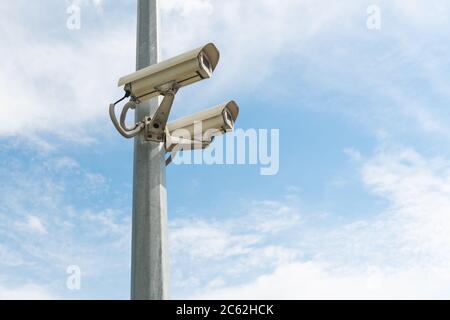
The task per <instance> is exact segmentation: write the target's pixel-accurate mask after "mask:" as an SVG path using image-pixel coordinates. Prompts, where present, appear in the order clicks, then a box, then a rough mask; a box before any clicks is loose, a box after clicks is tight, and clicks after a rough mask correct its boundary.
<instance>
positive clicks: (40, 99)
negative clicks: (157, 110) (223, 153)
mask: <svg viewBox="0 0 450 320" xmlns="http://www.w3.org/2000/svg"><path fill="white" fill-rule="evenodd" d="M73 6H75V7H78V8H80V19H81V20H80V22H81V23H80V25H79V28H75V29H74V28H71V27H70V26H71V25H70V23H69V22H70V19H71V16H72V14H73V12H72V11H70V10H69V11H68V9H70V8H73ZM449 15H450V4H449V3H448V2H447V1H444V0H429V1H420V0H390V1H387V0H378V1H376V0H371V1H365V0H348V1H345V2H342V1H341V2H340V3H339V4H338V3H337V2H336V1H331V0H314V1H313V0H283V1H282V2H280V1H275V0H247V1H240V0H229V1H219V0H162V1H160V17H161V19H160V20H161V21H160V39H161V41H160V44H161V55H162V59H165V58H169V57H171V56H173V55H176V54H179V53H182V52H185V51H187V50H190V49H192V48H195V47H198V46H201V45H204V44H206V43H209V42H214V43H215V44H216V46H217V47H218V48H219V49H220V51H221V60H220V63H219V65H218V67H217V69H216V71H215V73H214V76H213V77H212V79H210V80H208V81H202V82H201V83H198V84H195V85H192V86H189V87H186V88H182V89H181V90H180V92H179V93H178V94H177V97H176V101H175V104H174V107H173V111H172V115H171V119H176V118H178V117H182V116H184V115H188V114H190V113H193V112H196V111H199V110H202V109H203V108H205V107H208V106H214V105H217V104H219V103H222V102H225V101H229V100H231V99H233V100H236V101H237V102H238V103H239V106H240V115H239V118H238V121H237V123H236V127H237V128H238V129H242V130H268V132H273V130H279V131H278V132H279V144H277V145H278V147H279V154H277V156H279V168H278V170H276V172H275V173H274V174H272V175H262V174H261V167H264V165H263V164H261V163H257V164H243V165H242V164H241V165H238V164H227V165H208V164H202V165H188V164H184V165H176V164H174V165H172V166H170V167H168V169H167V192H168V201H169V206H168V213H169V244H170V270H171V271H170V273H171V280H170V292H171V293H170V296H171V298H174V299H204V298H206V299H355V298H356V299H416V298H419V299H448V298H450V232H448V230H450V219H449V218H450V149H449V148H448V145H449V143H450V111H448V110H449V109H448V108H447V106H448V105H449V102H450V90H449V88H450V78H449V77H448V74H449V71H450V41H449V40H450V35H449V34H448V32H447V30H449V28H450V22H449V20H448V16H449ZM0 30H1V32H0V39H1V41H0V52H1V53H2V62H1V63H0V299H9V298H23V299H128V298H129V291H130V289H129V286H130V255H131V208H132V197H131V193H132V172H133V168H132V163H133V159H132V156H133V142H132V141H130V140H124V139H123V138H122V137H121V136H120V135H119V134H118V133H117V132H116V131H115V129H114V127H113V126H112V124H111V122H110V119H109V116H108V105H109V103H110V102H112V101H115V100H117V99H118V98H120V97H121V96H122V91H121V89H120V88H118V87H117V80H118V79H119V78H120V77H121V76H123V75H126V74H129V73H131V72H133V70H134V68H135V48H136V43H135V42H136V1H135V0H124V1H120V3H119V2H118V1H112V0H95V1H94V0H78V1H77V0H75V1H71V0H70V1H69V0H66V1H63V0H42V1H25V0H17V1H13V2H11V1H10V2H7V3H4V4H3V5H2V6H1V7H0ZM269 136H270V134H269ZM221 141H223V140H221V139H220V138H219V139H217V141H216V142H215V143H216V144H219V143H221ZM272 142H273V143H276V142H277V141H272ZM216 146H217V145H216ZM71 266H72V267H73V266H76V267H78V269H79V271H80V272H81V286H80V287H79V288H75V289H74V288H70V285H69V286H68V279H69V277H70V273H68V272H67V271H68V268H70V267H71ZM71 270H73V269H71Z"/></svg>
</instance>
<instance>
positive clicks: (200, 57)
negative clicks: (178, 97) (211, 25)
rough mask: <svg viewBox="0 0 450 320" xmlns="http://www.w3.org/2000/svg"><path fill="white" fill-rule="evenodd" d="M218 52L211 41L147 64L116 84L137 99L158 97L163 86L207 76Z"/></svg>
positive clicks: (179, 83)
mask: <svg viewBox="0 0 450 320" xmlns="http://www.w3.org/2000/svg"><path fill="white" fill-rule="evenodd" d="M219 59H220V53H219V50H218V49H217V48H216V46H215V45H214V44H213V43H208V44H207V45H205V46H202V47H200V48H197V49H194V50H191V51H189V52H186V53H183V54H181V55H178V56H176V57H173V58H171V59H168V60H165V61H162V62H160V63H157V64H154V65H151V66H149V67H147V68H144V69H141V70H139V71H137V72H134V73H132V74H130V75H127V76H125V77H122V78H120V79H119V83H118V86H119V87H122V86H123V87H124V89H125V91H126V92H127V93H128V94H129V95H130V96H131V97H132V98H133V99H136V100H139V101H145V100H148V99H150V98H153V97H156V96H159V95H161V94H163V93H164V92H165V91H166V90H167V86H170V85H171V84H172V83H176V84H177V85H178V87H179V88H181V87H184V86H187V85H190V84H193V83H196V82H198V81H201V80H204V79H209V78H211V76H212V74H213V72H214V70H215V69H216V67H217V64H218V63H219Z"/></svg>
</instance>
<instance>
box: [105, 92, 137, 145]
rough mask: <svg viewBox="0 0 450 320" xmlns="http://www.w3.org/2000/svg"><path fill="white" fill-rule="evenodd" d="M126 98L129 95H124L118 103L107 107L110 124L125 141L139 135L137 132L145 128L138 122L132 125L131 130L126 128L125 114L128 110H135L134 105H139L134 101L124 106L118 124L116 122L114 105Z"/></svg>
mask: <svg viewBox="0 0 450 320" xmlns="http://www.w3.org/2000/svg"><path fill="white" fill-rule="evenodd" d="M127 97H129V93H128V92H127V93H126V95H125V96H124V97H123V98H122V99H120V100H119V101H117V102H115V103H111V104H110V105H109V116H110V118H111V120H112V123H113V124H114V127H115V128H116V129H117V131H119V133H120V134H121V135H122V136H123V137H124V138H127V139H131V138H134V137H135V136H136V135H138V134H139V132H141V131H142V130H143V129H144V128H145V123H144V122H142V121H141V122H139V123H136V124H135V125H134V127H133V128H129V127H127V125H126V124H125V118H126V116H127V112H128V110H129V109H133V110H134V109H135V108H136V104H138V103H139V101H136V100H134V99H131V100H130V101H128V102H127V103H126V104H125V106H124V107H123V109H122V114H121V116H120V122H119V121H118V120H117V117H116V113H115V107H116V105H117V104H118V103H119V102H121V101H122V100H124V99H126V98H127Z"/></svg>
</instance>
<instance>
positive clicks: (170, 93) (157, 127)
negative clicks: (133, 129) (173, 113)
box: [144, 81, 180, 142]
mask: <svg viewBox="0 0 450 320" xmlns="http://www.w3.org/2000/svg"><path fill="white" fill-rule="evenodd" d="M179 88H180V85H179V84H178V83H177V82H176V81H172V82H169V83H167V84H165V85H163V86H160V87H159V88H158V90H159V92H160V94H161V95H162V96H164V98H163V100H162V102H161V104H160V105H159V107H158V109H157V110H156V112H155V113H154V115H153V116H152V117H145V120H144V122H145V138H146V140H147V141H153V142H165V139H166V134H165V130H166V125H167V120H168V119H169V115H170V110H171V109H172V105H173V102H174V100H175V95H176V94H177V92H178V89H179Z"/></svg>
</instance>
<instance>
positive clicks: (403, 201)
mask: <svg viewBox="0 0 450 320" xmlns="http://www.w3.org/2000/svg"><path fill="white" fill-rule="evenodd" d="M360 165H361V174H362V179H363V182H364V184H365V185H366V187H367V188H368V190H369V191H370V192H372V193H373V194H374V195H376V196H377V197H382V198H384V199H385V200H387V201H388V206H387V208H386V210H385V211H383V212H380V213H379V214H378V215H376V216H369V217H365V218H360V220H355V221H353V222H351V223H347V224H343V225H339V224H332V225H331V226H330V225H329V226H327V227H321V226H320V225H318V224H317V221H314V220H308V219H306V220H305V219H303V220H305V221H304V222H303V223H302V224H296V225H295V227H293V228H292V229H289V230H285V231H283V234H284V235H285V236H287V235H286V234H289V236H288V239H289V241H287V242H281V243H280V246H279V247H278V248H277V249H276V250H277V251H278V252H280V250H281V251H282V250H283V249H287V248H288V247H287V244H291V245H292V244H293V243H295V246H293V248H294V249H293V251H292V253H295V254H294V255H292V256H289V254H290V252H289V250H288V251H287V252H286V253H287V257H288V258H286V259H280V260H278V261H277V262H276V263H274V264H273V265H272V267H273V269H272V268H269V269H268V270H260V271H259V272H257V271H256V270H254V274H253V277H252V276H250V277H248V278H247V280H246V281H237V282H236V281H235V282H233V281H222V282H221V283H220V284H216V285H214V286H208V283H207V284H203V286H201V285H200V286H198V289H197V290H195V297H196V298H207V299H416V298H419V299H433V298H438V299H446V298H448V297H450V290H448V288H450V262H449V261H450V253H449V252H450V234H449V233H448V230H449V229H450V225H449V221H450V219H449V218H450V200H449V199H450V161H448V160H446V159H443V158H425V157H424V156H423V155H420V154H419V153H417V152H416V151H414V150H412V149H408V148H391V149H380V150H379V151H377V153H376V154H375V156H374V157H372V158H370V159H367V160H366V159H365V160H363V161H361V164H360ZM309 218H310V217H309ZM328 218H329V217H327V218H326V219H328ZM317 219H319V218H317ZM321 221H322V220H321ZM322 222H326V221H322ZM305 223H306V225H304V224H305ZM222 225H226V224H222ZM241 230H243V231H246V232H242V233H241V235H245V234H249V233H248V230H246V229H241ZM263 234H264V233H263ZM264 236H266V237H267V233H265V234H264ZM277 239H278V241H280V236H277ZM273 240H274V239H272V241H273ZM190 245H191V246H195V245H196V244H195V242H192V243H190ZM186 249H187V248H186ZM221 250H223V251H224V252H226V251H227V249H226V248H222V249H221ZM261 250H269V249H268V247H265V245H262V246H260V247H259V248H257V247H255V248H254V251H253V250H252V251H250V252H242V257H243V258H244V259H243V260H246V261H252V260H253V259H254V258H261V260H260V261H258V262H256V263H254V264H252V263H249V265H250V268H255V267H256V266H257V265H261V264H264V263H267V261H268V260H269V258H268V259H264V258H263V256H264V254H262V252H261ZM269 252H270V250H269ZM275 256H276V255H275V254H268V255H267V257H271V258H272V260H273V259H275ZM194 258H195V257H194ZM226 259H227V258H226V257H223V261H221V264H222V265H224V266H228V267H230V268H237V270H239V271H238V272H242V269H239V268H240V266H239V264H237V263H236V264H235V265H233V263H232V262H230V261H227V260H226ZM234 262H236V259H234ZM208 265H210V264H208ZM227 274H232V273H231V272H230V270H227ZM223 275H224V271H223V270H222V269H215V272H213V274H211V275H210V278H209V279H210V281H211V282H212V283H216V282H215V280H214V279H215V278H220V279H222V278H224V277H223ZM225 278H227V277H225ZM227 279H228V280H229V278H227Z"/></svg>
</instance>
